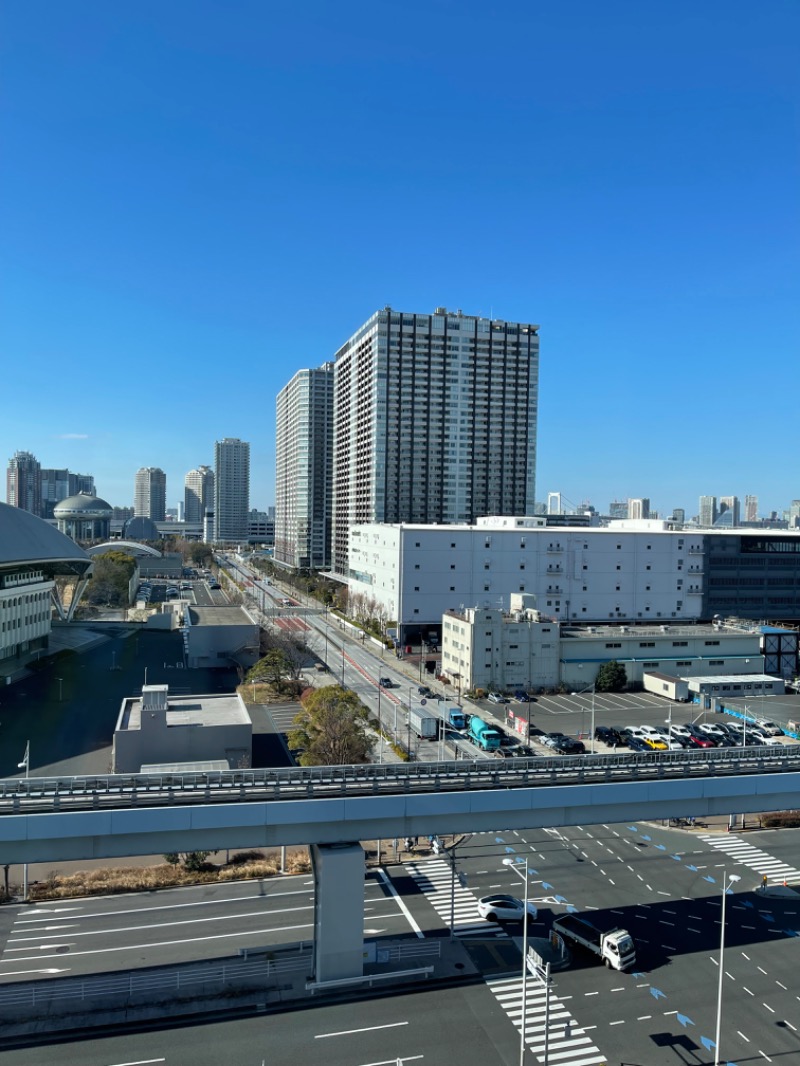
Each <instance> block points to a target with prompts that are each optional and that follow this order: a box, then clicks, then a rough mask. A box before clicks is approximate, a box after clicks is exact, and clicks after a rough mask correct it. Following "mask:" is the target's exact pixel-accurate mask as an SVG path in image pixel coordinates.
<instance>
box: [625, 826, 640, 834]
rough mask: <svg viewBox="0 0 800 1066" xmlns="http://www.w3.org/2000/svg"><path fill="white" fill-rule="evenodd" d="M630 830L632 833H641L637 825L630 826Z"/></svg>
mask: <svg viewBox="0 0 800 1066" xmlns="http://www.w3.org/2000/svg"><path fill="white" fill-rule="evenodd" d="M628 829H630V831H631V832H632V833H638V832H639V830H638V829H637V828H636V826H635V825H629V826H628Z"/></svg>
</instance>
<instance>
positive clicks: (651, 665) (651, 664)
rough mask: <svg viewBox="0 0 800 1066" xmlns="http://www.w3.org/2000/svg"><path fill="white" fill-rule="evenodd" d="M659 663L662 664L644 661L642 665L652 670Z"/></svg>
mask: <svg viewBox="0 0 800 1066" xmlns="http://www.w3.org/2000/svg"><path fill="white" fill-rule="evenodd" d="M659 665H660V664H659V663H642V666H643V667H644V668H645V670H652V669H653V667H656V666H659Z"/></svg>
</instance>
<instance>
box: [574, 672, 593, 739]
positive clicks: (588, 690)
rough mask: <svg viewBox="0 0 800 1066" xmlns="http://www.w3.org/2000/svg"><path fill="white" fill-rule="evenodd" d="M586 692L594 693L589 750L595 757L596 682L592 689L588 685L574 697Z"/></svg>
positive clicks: (575, 693)
mask: <svg viewBox="0 0 800 1066" xmlns="http://www.w3.org/2000/svg"><path fill="white" fill-rule="evenodd" d="M586 692H591V693H592V725H591V729H592V736H591V741H590V745H591V746H590V749H589V750H590V752H591V754H592V755H594V692H595V685H594V682H592V685H591V687H589V686H588V685H587V687H586V688H582V689H581V690H580V691H579V692H573V693H572V695H573V696H583V695H584V693H586Z"/></svg>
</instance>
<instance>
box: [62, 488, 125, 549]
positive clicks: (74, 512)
mask: <svg viewBox="0 0 800 1066" xmlns="http://www.w3.org/2000/svg"><path fill="white" fill-rule="evenodd" d="M113 514H114V509H113V507H112V506H111V504H109V503H106V501H105V500H101V499H100V498H99V496H90V495H89V494H88V493H86V492H79V493H78V495H77V496H67V498H66V499H65V500H61V502H60V503H57V504H56V505H55V507H54V509H53V517H54V518H55V520H56V522H57V524H58V528H59V530H60V532H62V533H63V534H64V535H65V536H67V537H71V538H72V540H74V541H95V540H108V537H109V533H110V530H111V518H112V516H113Z"/></svg>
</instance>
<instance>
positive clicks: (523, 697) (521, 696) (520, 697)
mask: <svg viewBox="0 0 800 1066" xmlns="http://www.w3.org/2000/svg"><path fill="white" fill-rule="evenodd" d="M514 699H515V700H516V701H517V703H530V702H531V699H530V696H529V695H528V693H527V692H523V691H522V689H520V690H519V691H517V692H515V693H514Z"/></svg>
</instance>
